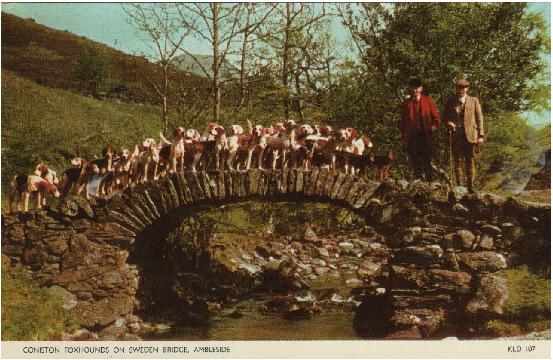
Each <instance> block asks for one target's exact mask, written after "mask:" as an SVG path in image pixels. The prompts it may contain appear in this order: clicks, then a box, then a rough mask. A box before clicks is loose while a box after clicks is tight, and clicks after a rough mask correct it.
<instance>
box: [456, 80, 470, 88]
mask: <svg viewBox="0 0 553 360" xmlns="http://www.w3.org/2000/svg"><path fill="white" fill-rule="evenodd" d="M455 86H458V87H469V86H470V83H469V81H468V80H466V79H461V80H457V81H455Z"/></svg>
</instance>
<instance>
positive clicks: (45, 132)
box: [2, 70, 163, 185]
mask: <svg viewBox="0 0 553 360" xmlns="http://www.w3.org/2000/svg"><path fill="white" fill-rule="evenodd" d="M158 111H159V110H158V108H157V107H154V106H151V105H140V104H124V103H119V102H111V101H100V100H96V99H93V98H90V97H85V96H81V95H78V94H75V93H73V92H69V91H65V90H60V89H53V88H49V87H45V86H41V85H38V84H36V83H34V82H32V81H30V80H27V79H23V78H21V77H19V76H17V75H15V74H14V73H12V72H10V71H6V70H3V71H2V175H3V176H2V183H3V185H5V184H6V182H8V181H9V179H10V178H12V177H13V175H14V174H18V173H23V174H25V173H29V172H30V171H31V170H32V169H33V167H34V166H35V165H36V164H37V163H38V162H39V161H45V162H46V163H48V164H50V165H51V166H52V167H53V168H54V169H55V170H58V171H60V170H62V169H63V168H66V167H68V160H69V159H71V158H72V157H74V156H85V157H87V158H94V157H95V156H96V157H98V156H100V151H101V149H102V148H103V147H105V146H106V145H108V144H111V145H114V146H118V147H119V146H130V145H132V144H135V143H137V142H139V141H141V140H143V139H144V138H145V137H148V136H154V135H156V134H157V133H158V132H159V130H160V129H162V128H163V124H162V123H161V121H160V119H159V112H158Z"/></svg>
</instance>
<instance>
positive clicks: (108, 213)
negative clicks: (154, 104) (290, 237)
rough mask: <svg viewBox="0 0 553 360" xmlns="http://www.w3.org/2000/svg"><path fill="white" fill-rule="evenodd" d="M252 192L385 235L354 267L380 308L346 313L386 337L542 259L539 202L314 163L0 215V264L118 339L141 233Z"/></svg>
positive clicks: (496, 293)
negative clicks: (327, 209)
mask: <svg viewBox="0 0 553 360" xmlns="http://www.w3.org/2000/svg"><path fill="white" fill-rule="evenodd" d="M256 198H257V199H283V200H293V201H305V200H309V199H312V200H316V201H330V202H336V203H337V204H339V205H341V206H346V207H349V208H352V209H354V210H355V211H356V212H358V213H359V214H362V215H363V216H365V217H366V218H367V219H368V220H369V221H370V222H371V223H372V224H374V226H375V228H377V229H378V230H379V231H380V232H381V233H382V234H384V237H385V238H386V243H387V246H388V247H389V255H388V256H387V258H386V260H385V261H383V262H382V263H381V264H376V265H375V266H373V267H370V268H367V269H364V273H365V275H366V278H365V279H364V280H365V285H366V287H367V289H368V288H369V287H370V286H369V284H371V283H372V284H374V282H375V281H376V283H377V284H378V286H379V287H382V288H385V289H386V301H385V302H386V306H388V308H389V309H390V311H389V313H388V314H387V315H386V316H387V318H386V319H377V320H371V319H374V316H372V315H370V314H364V313H363V311H362V310H360V311H358V314H357V317H356V320H357V321H358V322H360V323H361V325H362V326H363V325H364V326H366V327H369V328H370V327H371V326H382V324H381V322H382V321H385V322H387V324H386V326H385V334H384V335H387V336H391V337H393V338H409V337H412V336H413V334H417V335H416V336H417V337H432V336H433V334H435V333H436V331H438V329H440V327H442V326H443V325H444V324H445V323H447V322H454V321H457V320H456V319H459V318H466V317H467V314H468V315H470V316H469V318H471V316H472V318H475V319H476V318H478V317H481V316H482V315H485V316H488V317H489V316H492V317H493V316H497V315H498V314H500V313H501V311H502V306H503V303H504V301H505V297H506V294H505V291H504V288H505V283H504V281H502V279H500V278H498V277H495V276H494V275H493V274H492V273H493V272H495V271H497V270H500V269H503V268H506V267H509V266H514V265H517V264H519V263H523V262H525V261H529V260H528V259H532V261H543V262H545V263H549V262H550V259H549V253H550V252H549V250H548V249H550V216H551V209H550V207H549V206H545V205H544V206H529V205H527V204H522V203H520V202H518V201H516V200H515V199H513V198H504V197H499V196H496V195H491V194H476V195H470V196H465V197H463V198H462V199H458V201H457V202H456V203H448V200H447V188H445V187H442V186H440V185H439V184H437V183H435V184H426V183H422V182H413V183H406V182H401V181H399V182H396V181H391V180H390V181H388V182H386V183H377V182H368V181H365V180H363V179H360V178H358V177H355V176H352V175H346V174H344V173H335V172H332V171H327V170H319V169H316V168H315V169H313V170H311V171H301V170H291V169H288V170H277V171H270V170H266V171H263V170H250V171H247V172H246V171H243V172H234V171H225V172H198V173H191V172H185V173H176V174H172V175H170V176H168V177H166V178H163V179H162V180H159V181H157V182H152V183H148V184H143V185H138V186H136V187H134V188H132V189H127V190H125V191H124V192H123V193H117V194H114V195H112V196H111V197H110V198H106V199H95V200H93V201H91V202H87V201H85V200H84V199H82V198H73V199H68V200H67V201H66V202H64V203H63V204H61V206H60V209H59V210H56V211H55V210H51V209H47V210H45V211H38V212H31V213H19V214H7V215H3V216H2V259H3V264H4V263H9V266H11V267H14V268H20V269H24V270H25V271H28V272H29V273H30V274H32V276H33V277H34V278H35V279H37V280H38V281H39V282H40V283H41V284H42V285H43V286H56V288H58V290H59V291H61V292H63V293H64V294H65V296H67V297H68V298H69V299H71V301H70V302H69V305H68V307H69V308H72V309H74V311H75V313H76V315H77V317H78V321H79V323H80V324H81V326H83V327H85V328H87V329H89V330H91V331H95V332H99V333H100V334H102V332H104V333H105V334H112V335H109V336H112V337H111V338H110V337H109V336H108V337H104V338H107V339H123V338H124V337H123V336H124V335H122V333H117V334H118V335H117V336H118V337H117V336H115V337H113V329H114V328H117V329H119V328H121V323H123V324H126V325H123V326H122V328H125V329H126V330H129V329H130V328H131V327H132V326H131V325H132V324H131V320H129V319H131V318H132V314H133V312H135V311H136V309H137V308H139V307H140V304H138V300H137V298H136V294H137V291H138V290H139V286H140V285H139V284H140V280H139V278H140V276H141V274H140V271H141V269H140V265H139V264H138V265H137V264H132V263H129V261H128V257H129V253H132V251H133V247H134V246H135V243H136V239H137V238H138V237H140V234H141V233H143V232H144V231H149V230H148V229H150V230H151V229H152V228H154V229H155V227H156V224H159V223H160V222H162V221H163V219H164V218H167V217H170V216H171V214H174V213H177V212H179V211H182V210H184V209H188V210H190V209H193V208H194V206H195V205H197V204H220V203H231V202H239V201H244V200H247V199H256ZM237 274H238V275H237ZM237 274H234V275H235V277H236V276H242V277H248V276H252V274H248V273H247V272H240V271H238V272H237ZM246 290H247V289H246ZM371 296H372V295H368V292H367V295H366V297H365V298H364V299H365V300H364V303H363V304H362V305H361V306H360V309H363V308H365V309H369V310H370V309H371V307H372V308H373V310H374V307H375V306H376V307H378V306H379V305H378V304H380V303H381V302H382V300H381V299H380V300H376V302H375V300H374V298H372V297H371ZM373 313H374V312H373ZM121 319H123V320H121ZM375 321H378V322H380V323H375ZM107 330H111V332H110V331H107ZM384 335H382V336H384Z"/></svg>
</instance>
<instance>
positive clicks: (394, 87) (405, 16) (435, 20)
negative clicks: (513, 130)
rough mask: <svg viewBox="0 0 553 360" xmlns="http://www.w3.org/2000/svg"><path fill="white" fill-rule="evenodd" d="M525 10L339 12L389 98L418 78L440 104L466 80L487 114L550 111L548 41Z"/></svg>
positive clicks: (471, 7)
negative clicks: (457, 81)
mask: <svg viewBox="0 0 553 360" xmlns="http://www.w3.org/2000/svg"><path fill="white" fill-rule="evenodd" d="M526 6H527V5H526V4H525V3H447V4H437V3H436V4H435V3H396V4H393V5H391V6H390V5H382V4H376V3H363V4H360V5H346V6H338V7H337V9H338V11H339V13H340V15H341V17H342V20H343V23H344V25H345V26H346V27H347V28H348V29H349V30H350V32H351V35H352V38H353V40H354V43H355V44H356V46H357V49H358V51H359V54H360V56H361V58H362V60H363V63H364V64H365V66H366V70H367V72H371V73H373V74H374V75H375V76H376V77H378V78H379V79H380V80H381V81H382V85H384V86H386V87H387V88H388V90H389V91H390V93H391V94H395V95H396V96H397V97H398V98H401V96H402V94H403V90H404V89H405V82H406V80H408V79H409V78H411V77H415V76H418V77H421V78H422V79H424V81H425V82H426V86H427V88H428V89H429V90H430V92H432V94H433V96H434V97H435V98H436V99H437V100H438V102H441V103H443V102H444V101H445V100H446V98H447V97H448V96H449V95H450V93H451V88H452V84H453V81H454V80H455V79H459V78H461V77H466V78H468V79H469V80H470V81H471V83H472V84H473V86H472V92H473V93H474V94H477V95H479V96H480V97H481V98H482V99H483V100H484V104H485V106H486V109H487V110H495V109H503V110H510V111H520V110H527V109H535V107H536V106H538V107H543V106H545V105H546V103H545V100H546V99H548V98H549V93H548V91H545V88H549V85H548V84H547V82H546V81H545V82H544V81H543V80H544V70H545V66H546V64H545V61H544V59H543V58H542V57H541V55H542V54H543V53H547V52H549V39H548V35H547V33H546V31H545V22H544V20H543V19H542V18H541V17H539V16H537V15H536V14H532V13H529V12H527V11H525V9H526Z"/></svg>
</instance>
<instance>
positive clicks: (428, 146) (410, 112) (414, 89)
mask: <svg viewBox="0 0 553 360" xmlns="http://www.w3.org/2000/svg"><path fill="white" fill-rule="evenodd" d="M409 92H410V94H411V96H410V97H408V98H407V99H405V101H404V102H403V104H402V105H401V140H402V142H403V144H404V145H405V146H406V149H407V154H409V159H410V161H411V165H412V166H413V170H414V172H415V177H416V178H422V174H423V173H424V175H425V178H426V181H432V165H431V159H432V144H433V142H434V141H433V137H434V133H435V132H437V131H438V127H439V126H440V121H441V119H440V114H439V113H438V110H436V105H435V104H434V101H433V100H432V99H431V98H430V97H427V96H423V95H422V81H421V80H419V79H413V80H411V81H409Z"/></svg>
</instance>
